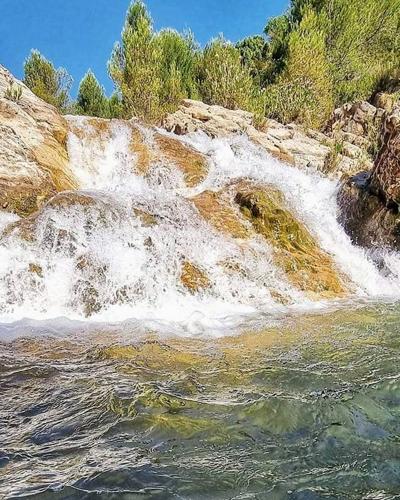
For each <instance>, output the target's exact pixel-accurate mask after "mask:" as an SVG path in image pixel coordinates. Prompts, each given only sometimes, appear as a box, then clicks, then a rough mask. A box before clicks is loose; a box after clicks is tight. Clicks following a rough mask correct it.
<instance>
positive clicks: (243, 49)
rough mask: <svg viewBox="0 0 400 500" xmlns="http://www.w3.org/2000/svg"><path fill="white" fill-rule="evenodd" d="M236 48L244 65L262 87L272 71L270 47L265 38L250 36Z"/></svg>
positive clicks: (237, 44)
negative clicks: (270, 70)
mask: <svg viewBox="0 0 400 500" xmlns="http://www.w3.org/2000/svg"><path fill="white" fill-rule="evenodd" d="M235 47H236V48H237V49H238V50H239V52H240V58H241V61H242V64H243V65H244V66H246V67H247V68H249V70H250V73H251V75H252V77H253V78H254V80H255V82H256V83H257V85H259V86H261V85H262V84H263V83H264V81H265V80H266V78H267V73H268V71H269V69H270V57H269V53H268V49H269V46H268V43H267V40H266V39H265V37H263V36H261V35H255V36H249V37H247V38H244V39H243V40H241V41H240V42H237V43H236V45H235Z"/></svg>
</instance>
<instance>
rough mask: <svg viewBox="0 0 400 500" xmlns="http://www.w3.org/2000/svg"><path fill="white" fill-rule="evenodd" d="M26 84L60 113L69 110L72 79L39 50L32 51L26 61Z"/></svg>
mask: <svg viewBox="0 0 400 500" xmlns="http://www.w3.org/2000/svg"><path fill="white" fill-rule="evenodd" d="M24 83H25V85H26V86H27V87H29V88H30V89H31V90H32V92H33V93H34V94H36V95H37V96H38V97H40V98H41V99H43V100H44V101H46V102H48V103H49V104H52V105H53V106H56V107H57V108H58V109H59V110H60V111H65V110H66V109H67V107H68V103H69V91H70V88H71V85H72V78H71V76H70V75H69V74H68V72H67V71H66V70H65V69H64V68H58V69H56V68H55V67H54V65H53V63H52V62H50V61H48V60H47V59H46V58H45V57H44V56H43V55H42V54H41V53H40V52H39V51H38V50H32V51H31V53H30V55H29V57H28V58H27V59H26V60H25V63H24Z"/></svg>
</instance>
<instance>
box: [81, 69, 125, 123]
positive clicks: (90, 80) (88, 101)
mask: <svg viewBox="0 0 400 500" xmlns="http://www.w3.org/2000/svg"><path fill="white" fill-rule="evenodd" d="M74 111H75V112H76V113H78V114H80V115H89V116H98V117H100V118H116V117H118V116H120V115H121V114H122V107H121V101H120V98H119V96H118V94H116V93H115V94H113V95H112V96H111V97H110V98H109V99H108V98H107V96H106V94H105V91H104V88H103V87H102V86H101V85H100V83H99V82H98V81H97V78H96V77H95V75H94V73H93V72H92V71H91V70H89V71H88V72H87V73H86V75H85V76H84V77H83V79H82V80H81V83H80V84H79V90H78V96H77V99H76V103H75V109H74Z"/></svg>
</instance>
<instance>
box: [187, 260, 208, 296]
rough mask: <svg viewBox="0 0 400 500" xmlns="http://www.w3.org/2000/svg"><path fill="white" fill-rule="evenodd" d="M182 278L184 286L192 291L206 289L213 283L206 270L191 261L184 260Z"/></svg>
mask: <svg viewBox="0 0 400 500" xmlns="http://www.w3.org/2000/svg"><path fill="white" fill-rule="evenodd" d="M180 279H181V282H182V284H183V286H184V287H185V288H187V289H188V290H189V291H190V292H192V293H195V292H199V291H201V290H205V289H206V288H209V287H210V285H211V282H210V280H209V278H208V277H207V275H206V274H205V272H204V271H202V270H201V269H199V268H198V267H197V266H195V265H194V264H192V263H191V262H189V261H184V263H183V265H182V271H181V276H180Z"/></svg>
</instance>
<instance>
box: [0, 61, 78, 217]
mask: <svg viewBox="0 0 400 500" xmlns="http://www.w3.org/2000/svg"><path fill="white" fill-rule="evenodd" d="M11 85H14V86H15V85H18V86H19V88H21V90H22V94H21V96H20V98H17V99H11V98H10V97H9V94H8V89H9V88H10V86H11ZM0 122H1V123H0V157H1V163H0V207H1V208H2V209H3V210H6V211H9V212H14V213H16V214H18V215H20V216H27V215H29V214H31V213H33V212H35V211H36V210H38V208H40V207H41V206H42V205H43V203H45V202H46V200H48V199H49V198H51V197H52V196H53V195H54V194H56V193H57V192H59V191H63V190H66V189H73V188H75V187H77V182H76V179H75V178H74V176H73V174H72V172H71V170H70V168H69V165H68V154H67V149H66V138H67V123H66V121H65V120H64V118H63V117H62V116H61V115H60V114H59V113H58V111H57V110H56V109H55V108H54V107H53V106H51V105H50V104H47V103H45V102H44V101H42V100H41V99H39V98H38V97H37V96H35V95H34V94H33V93H32V92H31V91H30V90H29V89H28V87H26V86H25V85H24V84H23V83H22V82H19V81H18V80H16V79H14V78H13V76H12V75H11V73H9V72H8V71H7V70H6V69H5V68H4V67H2V66H0Z"/></svg>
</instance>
